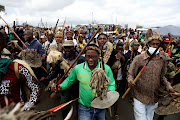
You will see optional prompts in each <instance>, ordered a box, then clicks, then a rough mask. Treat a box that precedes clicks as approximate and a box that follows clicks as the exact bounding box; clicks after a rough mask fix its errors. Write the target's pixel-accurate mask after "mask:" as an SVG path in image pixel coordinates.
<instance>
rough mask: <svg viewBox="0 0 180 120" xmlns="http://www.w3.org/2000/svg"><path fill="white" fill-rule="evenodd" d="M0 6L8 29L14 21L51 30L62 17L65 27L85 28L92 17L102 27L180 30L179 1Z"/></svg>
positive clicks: (16, 0) (30, 1) (59, 0)
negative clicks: (4, 9) (135, 25)
mask: <svg viewBox="0 0 180 120" xmlns="http://www.w3.org/2000/svg"><path fill="white" fill-rule="evenodd" d="M0 4H2V5H5V7H6V13H7V14H6V15H5V14H4V13H2V12H1V13H0V14H1V15H2V16H3V18H4V19H6V21H7V22H8V23H9V24H10V25H12V23H13V21H14V20H18V21H19V24H22V23H23V22H25V21H27V22H28V23H29V24H32V25H34V26H37V25H38V23H40V20H41V18H42V20H43V23H44V24H46V22H47V25H48V26H54V25H55V24H56V21H57V19H58V18H59V25H61V24H63V21H64V19H65V17H67V21H66V24H67V25H71V24H88V23H91V22H92V16H93V20H94V21H95V22H96V23H103V24H108V23H109V24H112V23H114V24H126V23H131V24H138V25H142V26H145V27H152V26H165V25H177V26H180V22H179V21H180V1H179V0H0ZM92 13H93V15H92ZM1 24H4V23H3V22H2V20H0V25H1Z"/></svg>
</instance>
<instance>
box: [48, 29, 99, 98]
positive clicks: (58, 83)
mask: <svg viewBox="0 0 180 120" xmlns="http://www.w3.org/2000/svg"><path fill="white" fill-rule="evenodd" d="M100 29H101V28H99V29H98V30H97V31H96V33H95V34H94V35H93V36H92V37H91V39H90V40H89V41H88V43H87V44H86V45H85V46H84V48H83V49H82V51H81V52H80V53H79V55H78V56H77V57H76V59H75V60H74V61H73V63H72V64H71V66H70V67H69V69H68V70H67V71H66V72H65V73H64V75H63V76H62V77H61V79H60V80H59V81H58V82H57V86H58V85H59V84H60V83H61V82H62V81H63V79H64V77H65V76H66V75H67V73H68V72H69V70H70V69H71V68H72V67H73V65H74V64H75V63H76V61H77V60H78V58H79V57H80V56H81V54H82V53H83V52H84V51H85V49H86V47H87V46H88V45H89V43H90V42H91V41H92V40H93V39H94V37H95V36H96V34H97V33H98V32H99V31H100ZM55 94H56V93H55V92H53V93H52V94H51V95H50V96H51V97H53V96H54V95H55Z"/></svg>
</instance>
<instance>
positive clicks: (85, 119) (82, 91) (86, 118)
mask: <svg viewBox="0 0 180 120" xmlns="http://www.w3.org/2000/svg"><path fill="white" fill-rule="evenodd" d="M99 54H100V50H99V48H98V47H97V46H96V45H94V44H93V45H92V44H91V45H89V46H88V47H87V48H86V51H85V60H86V61H85V62H84V63H81V64H79V65H76V66H75V67H74V69H73V70H72V71H71V73H70V75H69V76H68V77H67V78H66V79H65V80H64V82H63V83H62V84H60V86H58V91H59V90H66V89H67V88H68V87H70V86H71V85H72V84H73V83H74V82H75V80H78V81H79V98H80V99H79V101H78V102H79V120H92V119H93V118H96V120H105V109H97V108H92V106H91V102H92V100H93V98H94V97H95V91H94V90H91V88H90V87H89V84H90V79H91V74H92V71H93V70H94V69H95V68H102V63H100V62H99ZM104 67H105V72H106V75H107V76H108V77H109V79H110V81H109V83H108V84H107V85H108V90H110V91H115V80H114V78H113V73H112V71H111V68H110V67H109V66H108V65H106V64H105V65H104ZM55 90H56V89H55Z"/></svg>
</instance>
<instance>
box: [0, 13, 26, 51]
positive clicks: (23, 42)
mask: <svg viewBox="0 0 180 120" xmlns="http://www.w3.org/2000/svg"><path fill="white" fill-rule="evenodd" d="M0 18H1V19H2V20H3V21H4V22H5V23H6V25H7V26H8V27H9V29H10V30H11V31H12V32H13V33H14V35H15V36H16V37H17V38H18V39H19V40H20V42H21V43H22V44H23V45H24V47H25V48H26V49H28V47H27V46H26V45H25V44H24V42H23V41H22V40H21V39H20V38H19V36H18V35H17V34H16V33H15V32H14V30H13V29H12V28H11V27H10V26H9V25H8V24H7V22H6V21H5V20H4V19H3V18H2V16H0Z"/></svg>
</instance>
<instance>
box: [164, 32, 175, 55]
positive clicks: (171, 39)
mask: <svg viewBox="0 0 180 120" xmlns="http://www.w3.org/2000/svg"><path fill="white" fill-rule="evenodd" d="M168 36H169V39H170V42H169V44H168V46H167V48H166V50H165V53H166V52H167V50H168V48H169V46H170V44H171V42H172V41H173V38H172V37H171V35H170V33H168Z"/></svg>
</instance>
